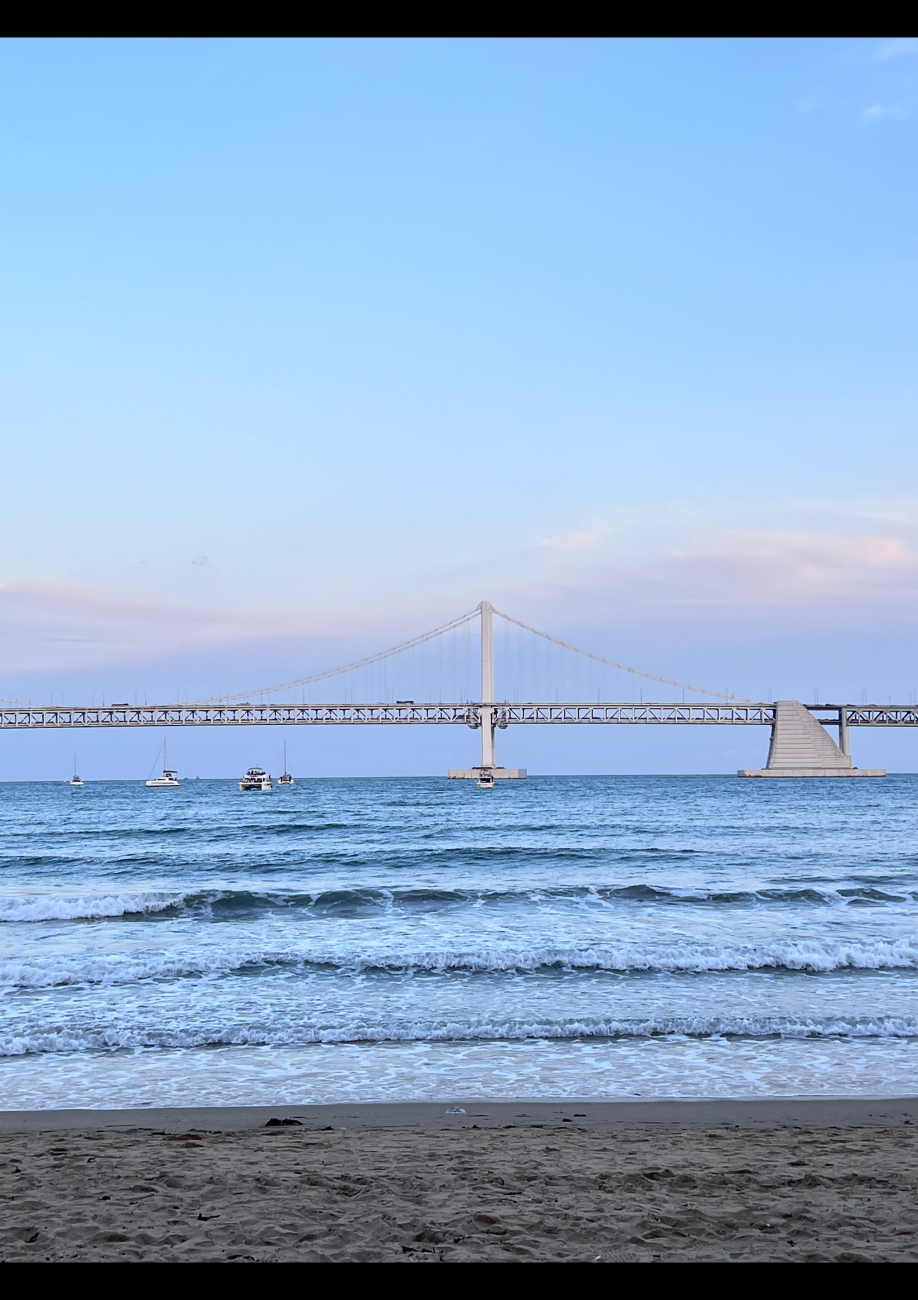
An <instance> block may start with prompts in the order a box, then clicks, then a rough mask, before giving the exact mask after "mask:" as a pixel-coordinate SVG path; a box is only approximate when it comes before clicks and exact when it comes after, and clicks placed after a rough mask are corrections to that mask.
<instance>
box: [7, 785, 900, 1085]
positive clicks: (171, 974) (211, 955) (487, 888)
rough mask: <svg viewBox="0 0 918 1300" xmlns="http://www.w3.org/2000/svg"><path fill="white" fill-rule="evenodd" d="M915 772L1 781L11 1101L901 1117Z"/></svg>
mask: <svg viewBox="0 0 918 1300" xmlns="http://www.w3.org/2000/svg"><path fill="white" fill-rule="evenodd" d="M916 830H918V777H912V776H898V777H889V778H887V779H886V780H865V781H775V782H759V781H741V780H738V779H737V778H735V777H720V776H711V777H607V778H606V777H584V778H574V777H559V778H548V777H546V778H531V779H530V780H529V781H525V782H515V783H512V784H511V783H507V784H506V785H504V786H500V787H498V788H497V789H495V790H494V791H480V790H478V789H477V788H476V787H475V786H474V784H472V783H468V782H447V781H446V780H436V779H418V780H310V781H298V782H297V784H296V786H295V787H294V788H293V789H292V790H290V789H286V790H285V789H279V788H277V787H275V792H274V793H273V794H272V795H263V794H254V793H253V794H246V795H242V794H240V793H239V791H238V788H237V785H236V783H235V782H234V781H232V782H231V781H189V782H185V783H183V785H182V786H181V788H180V789H178V790H147V789H146V787H145V786H144V785H143V784H142V783H130V782H108V783H105V782H99V783H96V784H89V785H87V786H85V787H84V788H82V789H73V788H71V787H69V786H66V785H56V784H48V783H34V784H27V783H22V784H7V785H3V786H0V985H2V990H3V998H2V1004H0V1007H2V1009H0V1107H2V1108H4V1109H20V1108H40V1107H58V1106H95V1107H107V1106H142V1105H197V1104H209V1105H220V1104H226V1105H229V1104H244V1103H252V1104H254V1103H266V1104H270V1103H282V1102H283V1103H293V1104H306V1103H309V1102H326V1101H341V1100H351V1101H357V1100H367V1101H370V1100H405V1099H418V1098H431V1099H441V1098H442V1099H455V1098H462V1097H476V1096H477V1097H485V1096H491V1097H526V1096H528V1097H581V1098H585V1097H609V1098H615V1097H634V1096H641V1097H651V1096H670V1097H672V1096H682V1097H692V1096H767V1095H780V1096H790V1095H845V1094H873V1095H902V1094H914V1093H915V1091H916V1083H918V1080H916V1073H915V1072H916V1066H918V1000H916V994H918V932H916V919H918V841H916Z"/></svg>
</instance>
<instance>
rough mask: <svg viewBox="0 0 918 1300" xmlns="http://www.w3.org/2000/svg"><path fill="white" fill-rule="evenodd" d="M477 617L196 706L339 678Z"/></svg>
mask: <svg viewBox="0 0 918 1300" xmlns="http://www.w3.org/2000/svg"><path fill="white" fill-rule="evenodd" d="M477 617H478V608H477V606H476V608H475V609H470V610H469V611H468V613H467V614H460V615H459V617H458V618H453V619H450V621H449V622H448V623H442V624H441V625H440V626H439V627H435V628H432V629H431V631H430V632H423V633H422V634H421V635H420V636H414V637H412V638H411V640H410V641H402V642H401V644H400V645H394V646H390V647H389V649H388V650H379V651H378V652H377V653H376V654H374V655H367V656H366V657H365V658H364V659H355V660H354V661H353V662H352V663H349V664H342V666H341V667H340V668H328V669H326V671H325V672H324V673H313V674H312V676H311V677H297V678H295V679H294V680H293V681H290V682H278V683H276V685H274V686H260V687H258V689H257V690H254V691H236V692H234V694H232V695H215V696H211V698H210V699H207V700H197V701H195V703H197V704H228V703H230V702H231V701H233V700H242V699H246V700H247V699H248V698H249V696H250V695H273V694H274V693H275V692H276V691H288V690H292V689H293V687H295V686H309V685H310V684H311V683H312V682H323V681H326V680H327V679H328V678H329V677H340V676H341V675H342V674H343V673H350V672H353V671H354V669H355V668H366V667H369V665H370V664H376V663H379V661H380V660H381V659H389V658H391V657H392V655H397V654H401V652H402V651H403V650H411V649H413V648H414V646H418V645H422V644H423V643H424V642H425V641H432V640H433V638H434V637H435V636H441V635H442V633H444V632H450V631H452V629H453V628H454V627H460V626H461V625H462V624H463V623H468V622H469V620H470V619H473V618H477Z"/></svg>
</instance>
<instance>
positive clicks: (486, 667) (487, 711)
mask: <svg viewBox="0 0 918 1300" xmlns="http://www.w3.org/2000/svg"><path fill="white" fill-rule="evenodd" d="M478 610H479V613H480V616H481V698H480V699H479V702H478V705H479V707H478V717H479V723H478V724H477V725H480V726H481V766H480V767H452V768H450V770H449V777H450V780H451V781H457V780H458V781H462V780H465V781H479V780H481V778H482V777H485V778H486V779H487V778H488V777H490V779H491V780H494V781H518V780H520V779H521V778H523V777H525V776H526V769H525V767H498V765H497V756H496V753H495V749H494V732H495V730H496V729H497V727H499V726H502V727H506V725H507V724H506V722H499V721H498V718H499V716H500V710H499V709H498V708H497V702H496V700H495V699H494V606H493V605H492V604H491V602H490V601H489V600H483V601H482V602H481V604H480V605H479V606H478Z"/></svg>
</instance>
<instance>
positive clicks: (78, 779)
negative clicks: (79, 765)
mask: <svg viewBox="0 0 918 1300" xmlns="http://www.w3.org/2000/svg"><path fill="white" fill-rule="evenodd" d="M70 784H71V785H85V784H86V782H85V781H84V780H83V778H82V777H81V776H78V775H77V770H76V754H74V756H73V776H72V777H71V778H70Z"/></svg>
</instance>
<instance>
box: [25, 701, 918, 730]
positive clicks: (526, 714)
mask: <svg viewBox="0 0 918 1300" xmlns="http://www.w3.org/2000/svg"><path fill="white" fill-rule="evenodd" d="M806 707H807V708H808V709H809V710H810V711H811V712H812V713H815V714H823V713H829V714H833V715H834V716H832V717H820V721H821V722H822V723H824V724H825V725H826V726H837V725H839V722H840V719H841V717H842V715H843V714H844V716H845V718H846V720H847V724H848V726H849V727H918V705H914V706H912V705H898V704H890V705H879V704H869V705H854V704H819V705H815V704H809V705H807V706H806ZM481 708H482V706H481V705H479V704H209V705H194V704H187V705H179V704H151V705H146V704H145V705H138V706H125V705H107V706H105V707H92V708H85V707H76V706H70V707H66V708H65V707H61V706H59V705H54V706H42V705H18V706H16V707H9V706H7V707H0V730H5V731H14V730H23V729H24V730H35V731H50V730H58V729H62V728H63V729H68V730H73V729H78V730H82V729H83V728H85V727H106V728H120V727H239V726H291V725H292V726H406V725H407V726H410V725H418V724H421V725H435V726H442V725H457V724H458V725H461V726H467V727H475V728H477V727H480V726H481ZM490 709H491V719H492V723H493V725H495V726H497V727H507V726H515V725H517V724H523V725H530V726H532V725H536V726H546V725H547V726H552V725H561V724H570V723H573V724H575V725H590V724H597V723H598V724H605V725H625V726H635V725H650V726H682V725H689V726H772V725H773V724H774V721H775V706H774V704H561V703H555V704H495V705H491V706H490Z"/></svg>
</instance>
